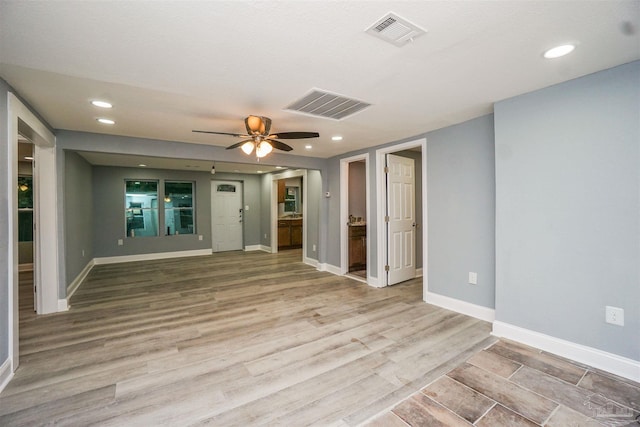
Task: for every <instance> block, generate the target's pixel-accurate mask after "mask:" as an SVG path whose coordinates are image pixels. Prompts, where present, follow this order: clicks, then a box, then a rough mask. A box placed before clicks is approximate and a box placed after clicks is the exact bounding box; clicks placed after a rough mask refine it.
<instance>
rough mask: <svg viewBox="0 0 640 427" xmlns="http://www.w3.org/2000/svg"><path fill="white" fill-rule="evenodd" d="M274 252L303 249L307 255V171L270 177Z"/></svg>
mask: <svg viewBox="0 0 640 427" xmlns="http://www.w3.org/2000/svg"><path fill="white" fill-rule="evenodd" d="M271 180H272V181H271V252H272V253H277V252H279V251H281V250H289V249H298V250H299V249H300V248H302V251H301V261H305V254H306V253H307V249H306V248H307V226H308V224H307V221H308V216H307V213H308V212H307V203H306V200H305V197H306V195H307V192H308V181H307V170H306V169H297V170H288V171H284V172H282V173H279V174H274V175H272V177H271Z"/></svg>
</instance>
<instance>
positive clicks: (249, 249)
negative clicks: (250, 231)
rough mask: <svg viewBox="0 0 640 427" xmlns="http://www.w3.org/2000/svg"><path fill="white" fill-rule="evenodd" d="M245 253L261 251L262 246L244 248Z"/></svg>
mask: <svg viewBox="0 0 640 427" xmlns="http://www.w3.org/2000/svg"><path fill="white" fill-rule="evenodd" d="M244 250H245V252H249V251H261V250H262V245H248V246H245V247H244Z"/></svg>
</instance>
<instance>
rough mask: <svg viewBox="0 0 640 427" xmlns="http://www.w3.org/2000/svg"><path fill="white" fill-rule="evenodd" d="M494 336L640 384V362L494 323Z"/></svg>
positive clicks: (505, 324) (516, 327)
mask: <svg viewBox="0 0 640 427" xmlns="http://www.w3.org/2000/svg"><path fill="white" fill-rule="evenodd" d="M491 334H492V335H494V336H496V337H500V338H507V339H510V340H513V341H517V342H520V343H522V344H526V345H530V346H532V347H536V348H539V349H540V350H544V351H547V352H549V353H553V354H557V355H558V356H562V357H565V358H567V359H571V360H575V361H576V362H579V363H584V364H585V365H589V366H593V367H594V368H598V369H602V370H603V371H607V372H611V373H612V374H615V375H619V376H621V377H624V378H628V379H630V380H633V381H636V382H640V361H637V360H633V359H628V358H626V357H622V356H618V355H616V354H613V353H608V352H606V351H602V350H598V349H596V348H593V347H587V346H584V345H581V344H576V343H574V342H571V341H566V340H563V339H560V338H556V337H552V336H550V335H545V334H542V333H540V332H535V331H532V330H529V329H524V328H521V327H519V326H514V325H511V324H509V323H504V322H500V321H495V322H493V332H492V333H491Z"/></svg>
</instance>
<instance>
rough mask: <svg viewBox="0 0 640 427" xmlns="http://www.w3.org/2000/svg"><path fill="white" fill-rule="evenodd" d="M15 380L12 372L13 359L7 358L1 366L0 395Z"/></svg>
mask: <svg viewBox="0 0 640 427" xmlns="http://www.w3.org/2000/svg"><path fill="white" fill-rule="evenodd" d="M11 378H13V372H11V359H9V358H7V360H5V361H4V362H3V363H2V365H0V393H2V390H4V388H5V387H6V386H7V384H9V381H11Z"/></svg>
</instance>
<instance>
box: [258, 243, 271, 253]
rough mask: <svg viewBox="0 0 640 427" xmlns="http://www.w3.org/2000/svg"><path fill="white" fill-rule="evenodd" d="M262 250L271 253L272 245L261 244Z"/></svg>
mask: <svg viewBox="0 0 640 427" xmlns="http://www.w3.org/2000/svg"><path fill="white" fill-rule="evenodd" d="M260 250H261V251H264V252H267V253H271V246H266V245H260Z"/></svg>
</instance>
